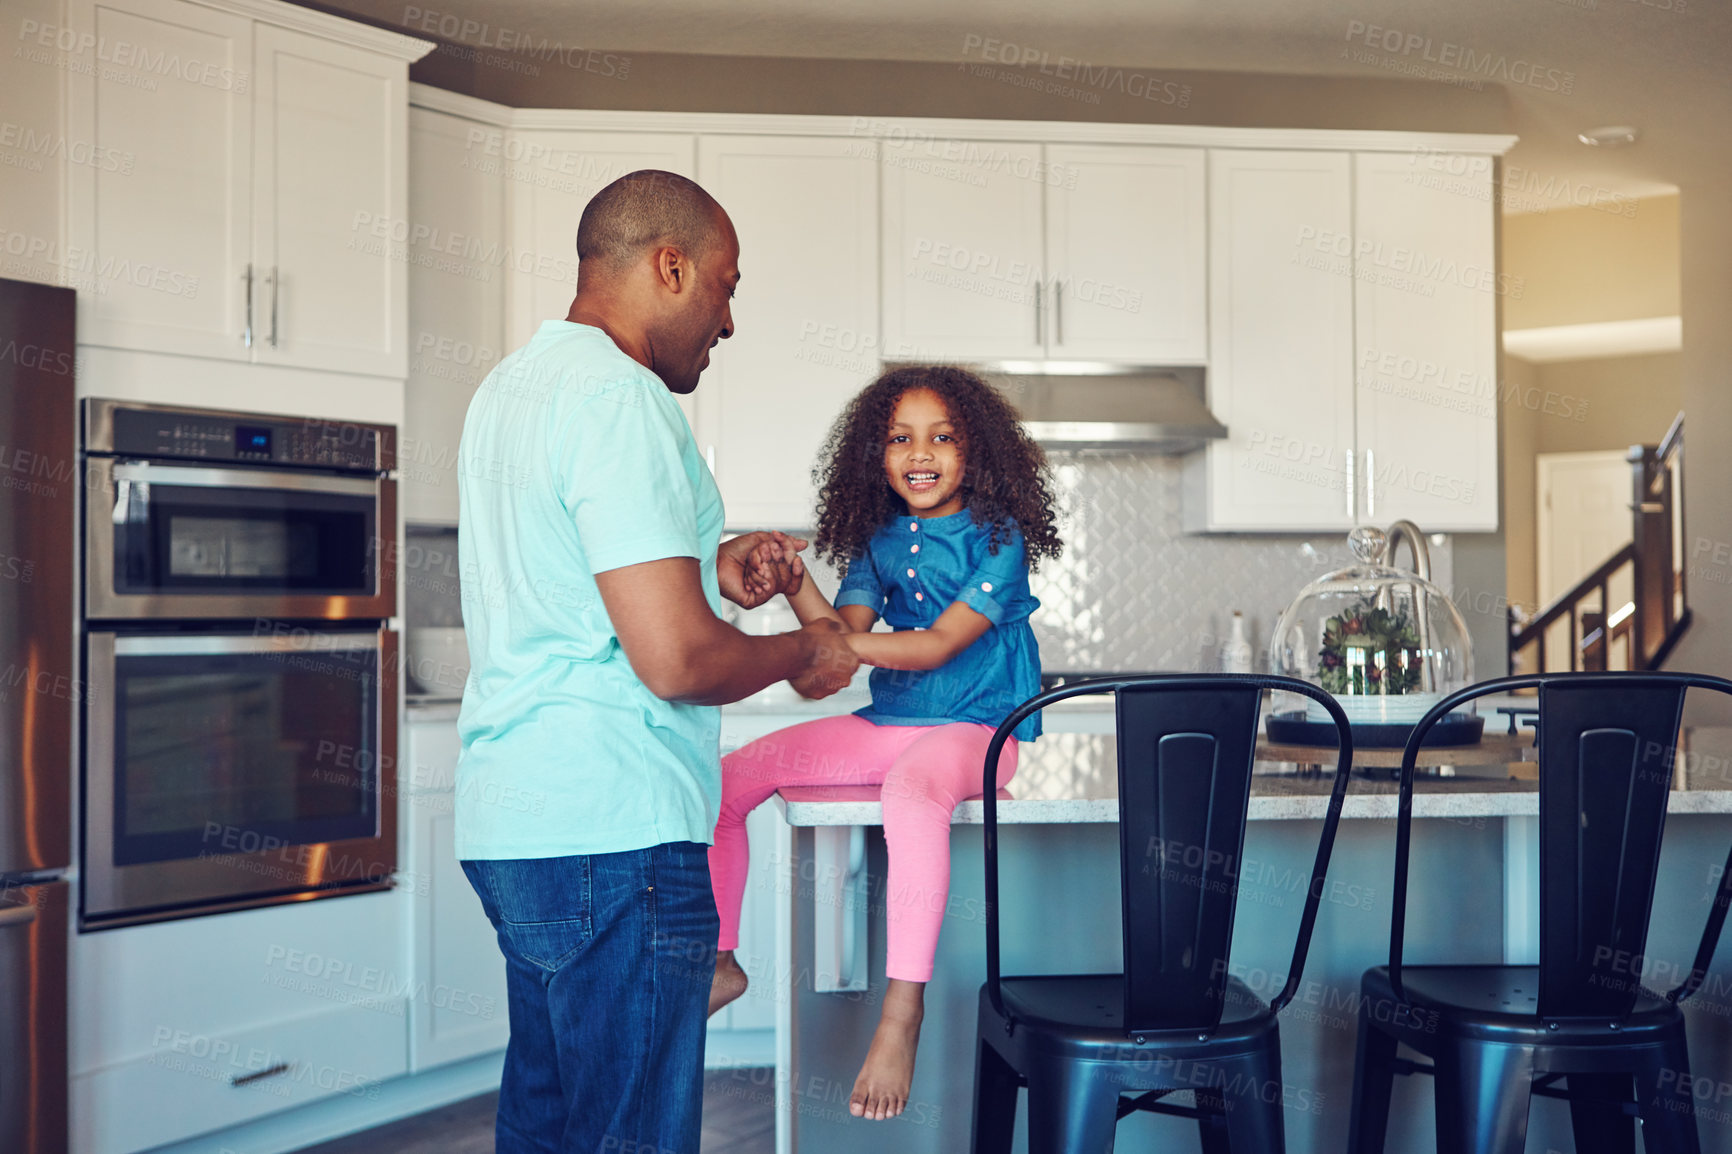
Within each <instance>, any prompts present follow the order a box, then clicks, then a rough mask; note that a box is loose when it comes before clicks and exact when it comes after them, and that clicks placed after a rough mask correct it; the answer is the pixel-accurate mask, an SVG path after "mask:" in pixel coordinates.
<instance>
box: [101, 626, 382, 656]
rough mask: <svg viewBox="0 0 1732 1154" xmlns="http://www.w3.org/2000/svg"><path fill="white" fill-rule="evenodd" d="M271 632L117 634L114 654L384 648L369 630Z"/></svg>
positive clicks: (310, 652) (309, 652) (311, 653)
mask: <svg viewBox="0 0 1732 1154" xmlns="http://www.w3.org/2000/svg"><path fill="white" fill-rule="evenodd" d="M269 628H270V629H271V632H268V633H259V634H255V635H253V636H250V637H242V636H236V635H234V634H222V635H219V636H199V635H196V634H188V635H185V636H179V635H172V634H169V635H155V634H152V635H150V636H128V635H126V634H117V635H114V655H115V656H116V657H202V656H209V655H213V654H225V653H303V654H307V655H309V656H313V657H316V656H318V655H319V654H321V653H364V652H368V651H374V652H377V651H378V650H380V649H381V648H382V644H381V641H380V634H379V633H378V632H377V631H374V632H370V633H325V632H322V631H316V630H311V629H304V628H300V627H294V628H289V627H286V626H285V627H283V629H282V630H281V631H280V632H278V631H277V629H276V627H275V626H270V627H269Z"/></svg>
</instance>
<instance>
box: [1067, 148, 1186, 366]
mask: <svg viewBox="0 0 1732 1154" xmlns="http://www.w3.org/2000/svg"><path fill="white" fill-rule="evenodd" d="M1046 159H1047V181H1046V239H1047V258H1048V260H1047V267H1048V271H1049V272H1050V274H1051V276H1052V278H1053V279H1052V301H1051V304H1052V328H1051V330H1050V338H1051V339H1050V341H1049V342H1048V343H1049V348H1050V351H1051V354H1052V355H1053V356H1054V357H1064V358H1077V359H1093V358H1100V359H1113V360H1126V361H1141V362H1144V363H1147V364H1168V365H1172V364H1202V363H1204V361H1206V360H1207V359H1208V355H1209V331H1208V323H1207V322H1208V264H1207V259H1206V247H1207V240H1208V238H1207V236H1206V229H1207V227H1208V216H1207V211H1206V207H1207V206H1206V203H1205V180H1204V169H1205V153H1204V150H1203V149H1201V148H1140V147H1132V146H1129V145H1060V144H1049V145H1047V148H1046Z"/></svg>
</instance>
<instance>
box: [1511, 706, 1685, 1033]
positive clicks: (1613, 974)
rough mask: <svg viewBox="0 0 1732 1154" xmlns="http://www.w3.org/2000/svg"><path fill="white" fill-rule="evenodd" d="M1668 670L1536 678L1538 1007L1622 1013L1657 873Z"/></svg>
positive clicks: (1673, 720) (1676, 715) (1672, 725)
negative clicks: (1661, 677)
mask: <svg viewBox="0 0 1732 1154" xmlns="http://www.w3.org/2000/svg"><path fill="white" fill-rule="evenodd" d="M1684 689H1685V686H1683V685H1680V684H1677V683H1676V682H1660V683H1658V684H1631V683H1629V682H1627V681H1622V680H1619V681H1610V680H1608V681H1597V680H1596V681H1586V682H1565V683H1550V684H1546V685H1542V686H1541V687H1540V722H1539V777H1540V822H1539V834H1540V983H1539V986H1540V988H1539V1006H1538V1010H1539V1013H1540V1015H1541V1016H1542V1017H1577V1016H1590V1015H1591V1016H1595V1017H1604V1016H1611V1017H1622V1016H1624V1015H1626V1014H1628V1013H1629V1012H1630V1010H1631V1009H1632V1008H1633V1007H1634V1006H1635V1003H1636V995H1637V994H1638V992H1639V991H1640V985H1641V982H1640V978H1641V975H1640V962H1639V961H1638V962H1636V963H1635V964H1634V966H1632V964H1631V959H1639V958H1641V956H1642V949H1643V946H1644V945H1645V943H1646V942H1647V939H1648V915H1649V913H1650V912H1651V911H1652V909H1653V905H1654V882H1655V879H1656V878H1657V877H1658V875H1659V865H1660V837H1661V834H1662V832H1663V831H1664V830H1665V827H1666V795H1667V794H1668V793H1670V792H1671V788H1672V759H1673V756H1674V753H1675V747H1674V743H1675V742H1676V740H1677V735H1678V725H1679V721H1680V719H1681V716H1682V714H1683V709H1684Z"/></svg>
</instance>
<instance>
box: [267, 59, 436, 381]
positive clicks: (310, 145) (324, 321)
mask: <svg viewBox="0 0 1732 1154" xmlns="http://www.w3.org/2000/svg"><path fill="white" fill-rule="evenodd" d="M253 61H254V65H255V68H256V73H255V77H256V84H257V90H256V92H255V95H254V105H253V107H254V121H253V123H254V126H255V127H254V130H253V144H254V150H253V260H254V263H255V269H254V273H255V275H256V276H262V278H263V289H264V296H265V299H264V301H263V302H260V303H259V304H256V305H255V317H254V322H253V323H254V344H253V347H254V349H255V350H256V352H257V358H256V359H257V360H259V361H261V362H263V363H266V364H285V365H299V366H301V367H303V368H313V369H331V370H335V371H340V372H358V373H367V374H371V375H375V376H385V377H401V376H403V375H404V373H405V371H406V370H407V367H408V352H407V343H408V340H407V338H408V307H407V301H408V274H407V271H406V268H405V257H406V255H407V254H406V251H405V250H406V249H407V245H408V240H403V241H399V240H398V239H397V237H396V236H395V235H393V236H392V239H391V243H386V244H379V243H369V241H370V240H373V239H375V238H373V236H372V232H371V230H370V229H369V228H368V227H367V225H368V223H369V222H371V221H373V220H376V219H378V218H379V217H380V216H381V215H383V216H390V217H395V216H400V215H401V213H394V212H393V211H392V209H393V207H395V206H399V205H406V204H407V203H408V159H407V151H408V150H407V133H408V129H407V116H408V91H407V85H408V78H407V76H406V74H405V69H404V66H403V62H402V61H401V60H396V59H390V58H386V57H382V56H380V55H378V54H377V53H374V52H369V51H365V50H363V49H360V48H355V47H351V46H349V45H345V44H334V43H332V42H331V41H329V40H325V39H322V38H320V37H316V36H309V35H307V34H306V33H303V32H296V31H291V30H289V29H286V28H276V27H272V26H271V25H268V24H260V25H258V26H257V29H256V30H255V33H254V40H253ZM391 231H392V232H393V234H395V232H396V231H397V230H396V229H395V228H393V229H392V230H391ZM413 235H414V234H413V229H412V228H411V230H410V236H409V238H408V239H409V240H412V238H413ZM258 299H259V298H258V288H257V287H255V289H254V300H255V301H258ZM261 321H262V324H263V329H264V331H263V333H262V334H261V333H260V332H259V326H260V324H261Z"/></svg>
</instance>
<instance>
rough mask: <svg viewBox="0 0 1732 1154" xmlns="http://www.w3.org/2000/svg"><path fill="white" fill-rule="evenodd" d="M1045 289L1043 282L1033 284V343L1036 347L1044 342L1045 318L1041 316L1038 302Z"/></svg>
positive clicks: (1039, 302)
mask: <svg viewBox="0 0 1732 1154" xmlns="http://www.w3.org/2000/svg"><path fill="white" fill-rule="evenodd" d="M1045 288H1046V284H1045V283H1044V282H1042V281H1038V280H1037V281H1035V282H1034V343H1035V344H1037V345H1038V344H1044V343H1045V342H1046V317H1045V316H1044V315H1043V314H1042V311H1041V301H1040V297H1041V293H1042V291H1044V290H1045Z"/></svg>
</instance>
